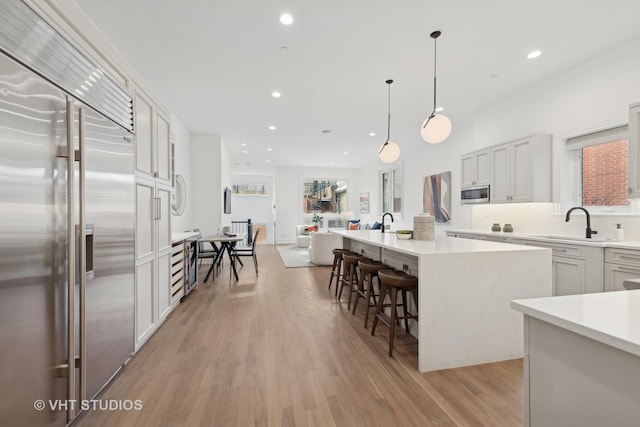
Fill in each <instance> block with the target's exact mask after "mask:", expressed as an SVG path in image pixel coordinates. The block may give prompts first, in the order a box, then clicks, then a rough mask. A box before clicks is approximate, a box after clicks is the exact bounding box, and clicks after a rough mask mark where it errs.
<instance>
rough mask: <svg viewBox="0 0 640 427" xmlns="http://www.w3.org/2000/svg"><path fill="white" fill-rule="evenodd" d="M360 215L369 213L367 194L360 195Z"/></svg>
mask: <svg viewBox="0 0 640 427" xmlns="http://www.w3.org/2000/svg"><path fill="white" fill-rule="evenodd" d="M360 213H369V193H360Z"/></svg>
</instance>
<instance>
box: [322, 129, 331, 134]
mask: <svg viewBox="0 0 640 427" xmlns="http://www.w3.org/2000/svg"><path fill="white" fill-rule="evenodd" d="M322 133H331V129H323V130H322Z"/></svg>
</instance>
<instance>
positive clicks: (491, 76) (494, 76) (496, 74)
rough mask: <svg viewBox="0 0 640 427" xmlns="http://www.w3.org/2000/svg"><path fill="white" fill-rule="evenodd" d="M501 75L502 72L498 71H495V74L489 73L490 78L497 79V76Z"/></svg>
mask: <svg viewBox="0 0 640 427" xmlns="http://www.w3.org/2000/svg"><path fill="white" fill-rule="evenodd" d="M499 75H500V74H498V73H493V74H490V75H489V78H491V79H495V78H496V77H498V76H499Z"/></svg>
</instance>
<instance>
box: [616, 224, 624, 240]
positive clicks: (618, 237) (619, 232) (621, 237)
mask: <svg viewBox="0 0 640 427" xmlns="http://www.w3.org/2000/svg"><path fill="white" fill-rule="evenodd" d="M615 232H616V240H617V241H619V242H622V241H624V230H623V229H622V224H616V230H615Z"/></svg>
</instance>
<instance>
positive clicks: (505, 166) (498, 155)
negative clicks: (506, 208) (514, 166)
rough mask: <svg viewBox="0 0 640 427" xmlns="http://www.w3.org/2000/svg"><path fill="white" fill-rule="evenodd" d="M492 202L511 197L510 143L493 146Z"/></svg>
mask: <svg viewBox="0 0 640 427" xmlns="http://www.w3.org/2000/svg"><path fill="white" fill-rule="evenodd" d="M490 155H491V164H492V168H491V203H504V202H508V201H509V199H510V194H511V193H510V181H511V168H510V165H509V163H510V158H511V155H510V147H509V144H503V145H499V146H497V147H493V148H491V151H490Z"/></svg>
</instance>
